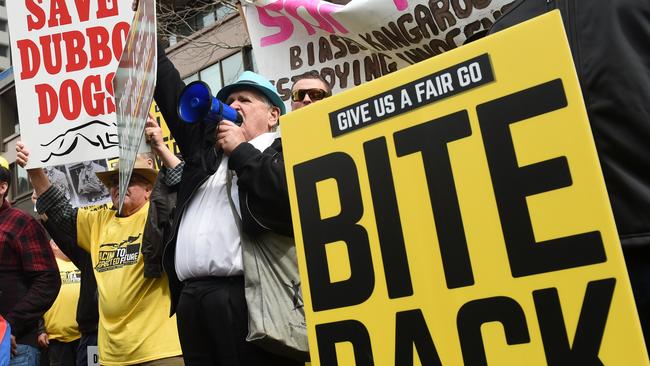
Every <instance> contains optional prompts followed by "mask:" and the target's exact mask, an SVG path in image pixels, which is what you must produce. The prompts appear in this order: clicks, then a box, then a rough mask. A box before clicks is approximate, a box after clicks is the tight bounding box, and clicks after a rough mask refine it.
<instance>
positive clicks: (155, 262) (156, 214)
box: [142, 167, 178, 278]
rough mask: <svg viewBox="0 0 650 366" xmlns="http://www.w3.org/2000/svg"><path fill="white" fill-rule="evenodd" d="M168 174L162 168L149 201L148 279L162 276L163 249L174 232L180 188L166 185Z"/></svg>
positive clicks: (146, 228)
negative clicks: (178, 189)
mask: <svg viewBox="0 0 650 366" xmlns="http://www.w3.org/2000/svg"><path fill="white" fill-rule="evenodd" d="M166 172H167V169H166V168H165V167H162V168H161V169H160V172H159V173H158V176H157V177H156V182H155V184H154V185H153V189H152V191H151V196H150V199H149V213H148V214H147V223H146V224H145V226H144V232H143V234H142V257H143V258H142V259H143V261H144V276H145V277H146V278H158V277H160V276H161V275H162V254H163V249H164V248H165V242H166V241H167V240H168V239H169V236H170V235H171V231H172V219H173V216H172V215H173V214H174V207H176V191H177V188H178V186H172V187H169V186H168V185H167V184H166V183H165V177H166Z"/></svg>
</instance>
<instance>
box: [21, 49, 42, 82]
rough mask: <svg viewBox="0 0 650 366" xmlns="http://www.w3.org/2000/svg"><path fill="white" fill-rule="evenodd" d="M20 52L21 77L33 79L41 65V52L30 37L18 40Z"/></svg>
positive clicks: (22, 78)
mask: <svg viewBox="0 0 650 366" xmlns="http://www.w3.org/2000/svg"><path fill="white" fill-rule="evenodd" d="M16 47H18V52H19V53H20V65H21V70H20V79H21V80H27V79H31V78H33V77H34V75H36V73H37V72H38V68H39V67H40V66H41V57H40V52H38V46H37V45H36V43H34V42H33V41H31V40H29V39H21V40H19V41H17V42H16Z"/></svg>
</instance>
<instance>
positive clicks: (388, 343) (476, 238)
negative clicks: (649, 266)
mask: <svg viewBox="0 0 650 366" xmlns="http://www.w3.org/2000/svg"><path fill="white" fill-rule="evenodd" d="M282 144H283V149H284V159H285V166H286V172H287V180H288V185H289V192H290V201H291V206H292V207H291V209H292V217H293V224H294V233H295V239H296V250H297V253H298V260H299V267H300V273H301V276H302V286H303V296H304V300H305V314H306V317H307V325H308V335H309V338H310V339H309V340H310V342H309V343H310V346H311V349H310V352H311V360H312V364H313V365H314V366H317V365H330V364H335V363H336V362H338V364H339V365H352V364H357V365H360V364H371V363H374V364H375V365H378V366H384V365H411V364H414V360H415V359H419V362H420V363H421V364H423V365H424V364H426V365H435V364H442V365H463V364H465V365H476V364H490V365H547V364H574V365H587V364H590V365H591V364H599V362H602V364H605V365H648V356H647V352H646V348H645V345H644V342H643V336H642V333H641V328H640V325H639V321H638V317H637V312H636V309H635V305H634V299H633V296H632V291H631V288H630V283H629V279H628V276H627V274H626V270H625V263H624V260H623V256H622V252H621V248H620V243H619V239H618V235H617V232H616V227H615V224H614V219H613V215H612V211H611V207H610V204H609V200H608V196H607V193H606V190H605V185H604V181H603V177H602V172H601V169H600V166H599V162H598V157H597V154H596V149H595V145H594V141H593V137H592V134H591V130H590V127H589V121H588V119H587V114H586V110H585V106H584V102H583V100H582V96H581V93H580V87H579V84H578V79H577V76H576V72H575V69H574V67H573V62H572V59H571V52H570V49H569V47H568V43H567V39H566V35H565V33H564V29H563V25H562V20H561V18H560V15H559V12H558V11H554V12H552V13H549V14H547V15H544V16H541V17H539V18H535V19H533V20H531V21H528V22H526V23H522V24H520V25H517V26H514V27H512V28H509V29H507V30H505V31H502V32H499V33H497V34H495V35H493V36H490V37H487V38H484V39H481V40H479V41H476V42H473V43H470V44H468V45H465V46H463V47H459V48H457V49H455V50H451V51H449V52H446V53H444V54H442V55H439V56H436V57H434V58H432V59H429V60H426V61H423V62H421V63H418V64H415V65H413V66H410V67H408V68H405V69H402V70H400V71H398V72H395V73H392V74H390V75H387V76H384V77H382V78H380V79H378V80H374V81H372V82H369V83H366V84H364V85H361V86H359V87H356V88H353V89H351V90H348V91H345V92H342V93H340V94H338V95H335V96H333V97H331V98H328V99H325V100H323V101H320V102H318V103H315V104H312V105H310V106H308V107H305V108H303V109H301V110H298V111H295V112H291V113H289V114H288V115H286V116H283V118H282ZM416 364H417V362H416Z"/></svg>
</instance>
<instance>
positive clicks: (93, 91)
mask: <svg viewBox="0 0 650 366" xmlns="http://www.w3.org/2000/svg"><path fill="white" fill-rule="evenodd" d="M109 59H110V58H109ZM101 87H102V81H101V79H100V77H99V75H91V76H88V77H87V78H86V80H84V84H83V87H82V94H83V103H84V108H85V109H86V112H88V115H90V116H92V117H95V116H98V115H100V114H104V92H102V91H99V90H101Z"/></svg>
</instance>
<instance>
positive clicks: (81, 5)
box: [74, 0, 90, 22]
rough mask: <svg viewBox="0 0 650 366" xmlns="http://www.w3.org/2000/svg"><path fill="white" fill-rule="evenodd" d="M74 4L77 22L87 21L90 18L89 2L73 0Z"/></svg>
mask: <svg viewBox="0 0 650 366" xmlns="http://www.w3.org/2000/svg"><path fill="white" fill-rule="evenodd" d="M74 3H75V5H76V6H77V14H78V15H79V20H80V21H82V22H85V21H87V20H88V19H89V18H90V0H74Z"/></svg>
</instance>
